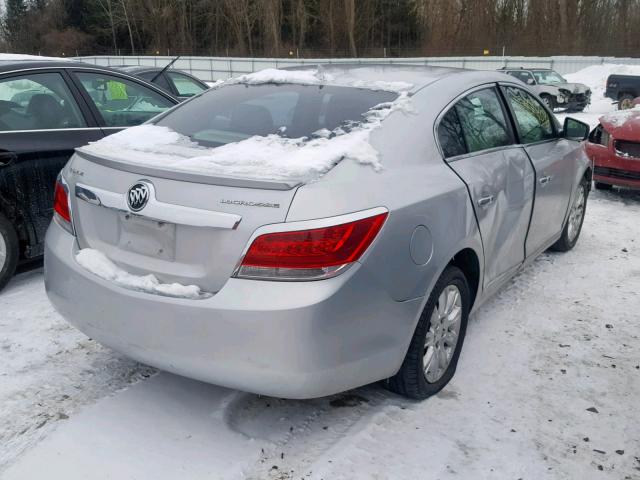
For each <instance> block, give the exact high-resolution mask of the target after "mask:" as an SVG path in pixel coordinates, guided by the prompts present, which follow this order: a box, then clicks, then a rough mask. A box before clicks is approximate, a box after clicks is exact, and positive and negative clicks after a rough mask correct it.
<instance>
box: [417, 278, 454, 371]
mask: <svg viewBox="0 0 640 480" xmlns="http://www.w3.org/2000/svg"><path fill="white" fill-rule="evenodd" d="M461 324H462V296H461V295H460V290H459V289H458V287H457V286H455V285H448V286H447V287H445V289H444V290H443V291H442V293H441V294H440V296H439V297H438V303H437V304H436V306H435V307H434V309H433V313H432V314H431V322H430V324H429V331H428V332H427V336H426V339H425V344H424V357H423V368H424V374H425V377H426V379H427V381H428V382H429V383H435V382H437V381H438V380H440V378H442V376H443V375H444V373H445V372H446V371H447V368H448V367H449V364H450V363H451V359H452V358H453V354H454V352H455V350H456V345H457V344H458V339H459V337H460V326H461Z"/></svg>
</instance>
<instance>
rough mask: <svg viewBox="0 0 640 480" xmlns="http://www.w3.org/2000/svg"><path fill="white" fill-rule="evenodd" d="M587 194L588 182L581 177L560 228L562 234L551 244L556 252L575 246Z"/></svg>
mask: <svg viewBox="0 0 640 480" xmlns="http://www.w3.org/2000/svg"><path fill="white" fill-rule="evenodd" d="M588 196H589V182H588V181H587V179H586V178H583V179H582V181H581V182H580V185H578V191H577V192H576V198H575V199H574V200H573V204H572V205H571V210H570V211H569V218H567V222H566V223H565V225H564V228H563V229H562V236H561V237H560V239H559V240H558V241H557V242H556V243H554V244H553V245H552V246H551V250H556V251H558V252H568V251H569V250H571V249H572V248H573V247H575V245H576V243H577V242H578V237H580V232H581V231H582V223H583V222H584V215H585V213H586V211H587V197H588Z"/></svg>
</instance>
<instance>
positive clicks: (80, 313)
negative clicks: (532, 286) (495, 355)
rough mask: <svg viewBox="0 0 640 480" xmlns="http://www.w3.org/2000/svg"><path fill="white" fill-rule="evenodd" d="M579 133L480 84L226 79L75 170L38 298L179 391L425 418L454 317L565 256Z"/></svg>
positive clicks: (501, 88) (440, 381) (583, 169)
mask: <svg viewBox="0 0 640 480" xmlns="http://www.w3.org/2000/svg"><path fill="white" fill-rule="evenodd" d="M587 134H588V126H587V125H585V124H583V123H581V122H578V121H576V120H573V119H567V120H566V121H565V122H564V125H563V126H561V125H559V124H558V122H557V121H556V119H555V117H554V116H553V114H552V113H551V112H550V111H549V110H548V109H547V108H546V107H545V106H544V105H543V104H542V103H541V101H540V99H539V98H538V97H537V96H536V95H534V94H532V92H531V91H529V90H528V87H527V86H526V85H523V84H522V83H521V82H519V81H517V80H515V79H514V78H512V77H510V76H507V75H504V74H501V73H497V72H480V71H470V70H458V69H448V68H429V67H422V66H401V65H395V66H394V65H386V66H384V65H381V66H357V65H329V66H322V65H319V66H314V67H307V68H301V69H292V70H277V69H270V70H264V71H261V72H257V73H254V74H250V75H245V76H242V77H238V78H235V79H231V80H228V81H226V82H224V83H222V84H221V85H219V86H216V87H214V88H212V89H211V90H208V91H206V92H204V93H202V94H200V95H198V96H197V97H194V98H192V99H191V100H189V101H187V102H185V103H183V104H181V105H179V106H177V107H174V108H173V109H171V110H169V111H168V112H165V113H164V114H161V115H160V116H158V117H155V118H154V119H152V120H151V121H150V122H148V123H146V124H144V125H141V126H138V127H133V128H131V129H128V130H124V131H122V132H119V133H117V134H114V135H111V136H109V137H106V138H105V139H103V140H100V141H98V142H96V143H93V144H90V145H87V146H85V147H82V148H79V149H78V150H77V151H76V153H75V155H74V156H73V157H72V159H71V160H70V161H69V163H68V165H67V166H66V167H65V169H64V170H63V171H62V173H61V175H60V177H59V179H58V183H57V184H56V192H55V208H54V209H55V219H54V221H53V223H52V224H51V226H50V228H49V231H48V234H47V240H46V255H45V279H46V288H47V292H48V295H49V298H50V299H51V301H52V303H53V304H54V305H55V307H56V309H57V310H58V311H59V312H60V313H61V314H62V315H63V316H64V317H66V318H67V319H68V321H69V322H71V323H72V324H73V325H75V326H76V327H77V328H79V329H80V330H81V331H83V332H85V333H86V334H87V335H89V336H91V338H94V339H96V340H97V341H99V342H101V343H103V344H104V345H107V346H109V347H111V348H113V349H115V350H117V351H119V352H122V353H124V354H126V355H128V356H130V357H132V358H134V359H137V360H139V361H141V362H145V363H148V364H150V365H154V366H156V367H159V368H161V369H165V370H168V371H171V372H175V373H178V374H181V375H185V376H188V377H192V378H195V379H199V380H203V381H206V382H211V383H216V384H220V385H224V386H227V387H232V388H238V389H242V390H246V391H250V392H256V393H260V394H265V395H272V396H278V397H286V398H311V397H319V396H324V395H329V394H333V393H336V392H339V391H344V390H347V389H350V388H353V387H357V386H360V385H364V384H368V383H372V382H376V381H380V380H383V381H384V382H385V383H386V385H387V386H388V387H389V388H390V389H392V390H394V391H396V392H398V393H400V394H402V395H406V396H408V397H411V398H417V399H422V398H426V397H428V396H430V395H433V394H434V393H436V392H438V391H439V390H440V389H442V388H443V387H444V386H445V385H446V384H447V382H449V380H451V378H452V376H453V374H454V372H455V369H456V365H457V362H458V359H459V356H460V352H461V349H462V344H463V340H464V336H465V332H466V326H467V320H468V318H469V315H470V314H471V313H472V312H473V311H474V310H475V309H477V308H478V306H479V305H481V304H482V302H483V301H484V300H486V299H487V298H488V297H490V296H491V295H492V294H493V293H494V292H496V291H497V290H498V289H499V288H500V287H501V286H502V285H504V284H505V282H507V281H508V280H509V279H510V278H511V277H513V275H514V274H515V273H516V272H518V271H519V270H520V269H521V268H523V267H524V266H525V265H526V264H527V263H528V262H531V261H532V260H533V259H534V258H535V257H536V256H537V255H539V254H540V253H541V252H544V251H545V250H547V249H549V248H552V249H554V250H559V251H567V250H570V249H571V248H572V247H573V246H574V245H575V244H576V241H577V240H578V236H579V235H580V230H581V228H582V222H583V218H584V214H585V208H586V204H587V196H588V194H589V190H590V186H591V174H592V167H591V164H590V162H589V160H588V158H587V156H586V155H585V152H584V150H583V146H582V140H584V138H585V137H586V135H587ZM515 348H517V346H516V347H515Z"/></svg>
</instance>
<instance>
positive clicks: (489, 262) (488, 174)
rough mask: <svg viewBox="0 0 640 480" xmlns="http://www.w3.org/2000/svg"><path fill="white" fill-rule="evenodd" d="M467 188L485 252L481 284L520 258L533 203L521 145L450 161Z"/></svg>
mask: <svg viewBox="0 0 640 480" xmlns="http://www.w3.org/2000/svg"><path fill="white" fill-rule="evenodd" d="M450 165H451V167H452V168H453V169H454V170H455V171H456V173H458V175H460V177H461V178H462V179H463V180H464V181H465V183H466V184H467V185H468V187H469V191H470V193H471V199H472V203H473V207H474V209H475V212H476V216H477V219H478V224H479V226H480V233H481V235H482V243H483V246H484V253H485V276H484V278H485V286H488V285H490V284H491V283H493V282H495V281H498V280H499V279H501V278H502V276H504V275H507V274H509V273H510V272H511V271H513V269H514V268H516V267H518V266H519V265H520V264H522V262H523V261H524V242H525V237H526V234H527V226H528V224H529V218H530V215H531V207H532V202H533V169H532V168H531V164H530V162H529V159H528V158H527V156H526V154H525V152H524V151H523V150H522V149H521V148H509V149H501V150H498V151H493V152H488V153H482V154H479V155H473V156H470V157H466V158H461V159H459V160H455V161H453V162H451V163H450Z"/></svg>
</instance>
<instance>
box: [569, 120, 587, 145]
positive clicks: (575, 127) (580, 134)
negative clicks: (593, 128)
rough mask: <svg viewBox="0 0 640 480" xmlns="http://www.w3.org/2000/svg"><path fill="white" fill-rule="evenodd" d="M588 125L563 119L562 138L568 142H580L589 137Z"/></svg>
mask: <svg viewBox="0 0 640 480" xmlns="http://www.w3.org/2000/svg"><path fill="white" fill-rule="evenodd" d="M589 130H590V128H589V125H587V124H586V123H584V122H581V121H580V120H576V119H575V118H570V117H567V118H565V119H564V126H563V127H562V136H563V137H564V138H568V139H569V140H576V141H578V142H581V141H582V140H586V139H587V138H588V137H589Z"/></svg>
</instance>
